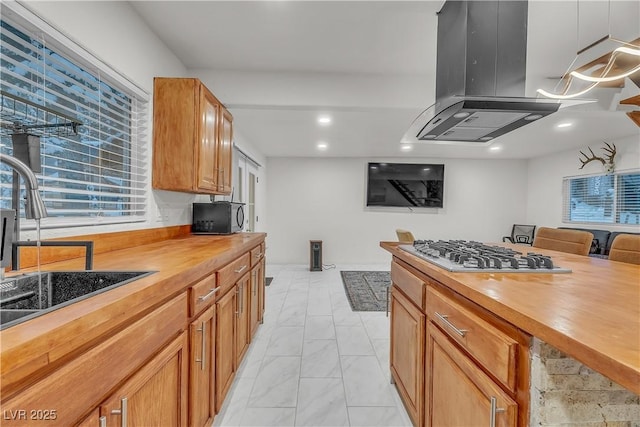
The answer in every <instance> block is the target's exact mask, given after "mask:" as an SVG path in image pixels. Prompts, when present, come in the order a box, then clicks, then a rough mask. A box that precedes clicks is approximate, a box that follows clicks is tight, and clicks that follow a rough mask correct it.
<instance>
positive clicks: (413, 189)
mask: <svg viewBox="0 0 640 427" xmlns="http://www.w3.org/2000/svg"><path fill="white" fill-rule="evenodd" d="M443 195H444V165H436V164H413V163H369V164H368V165H367V206H392V207H409V208H441V207H442V206H443Z"/></svg>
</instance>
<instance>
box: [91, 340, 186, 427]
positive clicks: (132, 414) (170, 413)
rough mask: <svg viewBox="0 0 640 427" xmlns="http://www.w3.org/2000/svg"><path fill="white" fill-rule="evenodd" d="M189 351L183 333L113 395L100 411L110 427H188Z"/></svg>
mask: <svg viewBox="0 0 640 427" xmlns="http://www.w3.org/2000/svg"><path fill="white" fill-rule="evenodd" d="M187 351H188V346H187V334H186V333H182V334H181V335H180V336H179V337H178V338H176V339H174V340H173V341H172V342H171V343H170V344H168V345H167V346H166V347H165V348H164V349H163V350H162V351H161V352H160V353H159V354H158V355H156V356H155V357H154V358H153V359H151V361H149V362H148V363H147V364H146V365H145V366H144V367H143V368H142V369H140V370H139V371H137V372H136V373H135V374H134V375H133V376H132V377H131V378H130V379H129V380H128V381H126V382H125V383H124V385H122V386H121V387H120V388H119V389H118V391H116V392H115V393H113V394H112V396H111V397H110V398H109V399H107V400H106V401H105V402H104V403H103V404H102V405H101V407H100V415H101V416H104V417H106V419H107V425H111V426H115V425H121V426H130V427H136V426H176V427H179V426H184V425H186V422H187V372H188V368H187Z"/></svg>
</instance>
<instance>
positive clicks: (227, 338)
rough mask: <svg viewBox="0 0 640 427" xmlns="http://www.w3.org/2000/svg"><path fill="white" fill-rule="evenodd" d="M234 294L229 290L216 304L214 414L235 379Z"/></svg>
mask: <svg viewBox="0 0 640 427" xmlns="http://www.w3.org/2000/svg"><path fill="white" fill-rule="evenodd" d="M236 299H237V297H236V292H235V290H231V291H229V292H227V293H226V294H225V295H224V296H222V297H221V298H220V299H219V300H218V302H216V350H217V351H216V357H215V360H216V361H215V363H216V367H215V369H216V377H215V383H216V391H215V399H216V412H218V411H220V408H221V407H222V403H223V401H224V397H225V396H226V395H227V391H229V387H231V383H232V382H233V379H234V378H235V373H236V363H235V352H236V342H235V330H236Z"/></svg>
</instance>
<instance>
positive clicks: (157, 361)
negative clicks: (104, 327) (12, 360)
mask: <svg viewBox="0 0 640 427" xmlns="http://www.w3.org/2000/svg"><path fill="white" fill-rule="evenodd" d="M186 310H187V297H186V293H182V294H180V295H179V296H177V297H175V298H173V299H172V300H170V301H168V302H166V303H165V304H163V305H162V306H161V307H158V308H157V309H155V310H154V311H153V312H151V313H149V314H147V315H146V316H144V317H143V318H141V319H138V320H137V321H135V322H133V323H132V324H131V325H129V326H127V327H126V328H124V329H122V330H121V331H119V332H117V333H115V334H114V335H112V336H111V337H109V338H105V339H103V340H102V341H101V342H100V343H98V344H97V345H95V346H94V347H93V348H91V349H89V350H86V351H85V352H83V353H82V354H80V355H77V356H76V357H75V358H73V359H71V360H69V361H68V362H66V363H65V364H63V365H62V366H59V367H57V368H56V369H55V370H54V371H52V372H50V373H49V374H48V375H46V376H45V377H43V378H41V379H40V380H39V381H36V382H34V383H33V384H31V385H30V386H29V387H28V388H26V389H25V390H23V391H22V392H20V393H19V394H17V395H16V396H14V397H12V398H10V399H7V400H3V402H2V407H3V410H4V411H7V412H8V411H19V410H24V411H27V412H26V413H27V414H29V413H30V411H36V414H38V412H37V411H39V410H43V411H49V414H48V415H49V416H51V411H55V419H51V420H52V421H55V423H56V425H75V424H77V423H78V422H79V421H80V420H82V419H84V418H86V416H87V414H90V413H91V412H92V411H94V410H95V408H96V404H97V403H99V402H103V401H105V399H108V398H109V394H110V393H111V391H112V390H119V391H118V392H116V393H115V394H113V399H115V400H117V401H118V402H120V401H121V399H124V398H126V399H127V402H128V404H129V407H128V409H130V408H133V411H135V412H134V413H133V414H131V416H132V417H133V420H137V419H138V418H137V417H138V415H137V414H139V413H143V414H145V413H148V412H149V413H151V412H153V413H154V414H155V415H149V419H153V420H163V423H158V424H162V425H165V424H166V425H171V424H172V423H173V424H174V425H184V424H185V423H186V410H184V408H183V406H182V405H186V400H187V396H186V385H187V378H186V372H187V371H186V369H187V365H186V361H187V359H186V351H187V347H186V342H183V340H180V339H174V337H176V336H178V335H179V334H180V333H181V331H182V330H183V329H184V327H185V325H184V323H185V313H186ZM184 340H186V335H185V336H184ZM156 374H157V375H156ZM123 382H126V384H125V385H121V384H123ZM71 390H72V391H73V392H70V391H71ZM149 394H151V395H153V394H157V396H156V397H155V398H153V399H150V398H149ZM165 399H166V400H165ZM115 400H114V401H113V402H111V401H110V402H108V404H107V406H105V405H100V416H106V417H107V418H108V419H109V420H113V419H114V417H115V416H116V414H115V413H114V414H112V413H111V411H112V410H114V411H117V410H118V407H117V406H118V405H117V404H116V402H115ZM158 402H161V404H162V405H166V404H167V403H168V402H169V403H170V404H169V405H168V406H167V407H166V408H164V407H163V408H157V407H156V405H157V404H158ZM125 405H126V404H125ZM132 405H133V406H132ZM177 405H179V406H177ZM107 408H108V411H107ZM129 412H131V411H129ZM42 415H43V417H44V416H45V414H44V412H43V413H42ZM157 417H167V418H157ZM164 420H166V422H164ZM33 421H34V420H33V419H30V420H29V419H20V418H16V419H11V420H3V425H5V426H18V425H28V424H29V422H33ZM41 421H45V419H44V418H43V419H42V420H41ZM183 421H184V422H183ZM96 425H97V424H96ZM108 425H120V420H118V421H117V423H116V422H114V421H111V422H109V423H108ZM130 425H135V423H134V424H130Z"/></svg>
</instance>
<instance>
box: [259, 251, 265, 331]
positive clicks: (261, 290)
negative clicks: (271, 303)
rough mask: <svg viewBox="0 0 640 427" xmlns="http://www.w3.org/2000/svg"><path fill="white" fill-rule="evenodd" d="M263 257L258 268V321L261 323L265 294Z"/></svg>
mask: <svg viewBox="0 0 640 427" xmlns="http://www.w3.org/2000/svg"><path fill="white" fill-rule="evenodd" d="M265 263H266V261H265V259H264V257H263V258H262V260H260V267H259V269H258V301H259V302H258V321H259V322H260V323H263V320H264V300H265V298H264V295H265V291H266V289H265V271H266V269H265Z"/></svg>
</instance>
